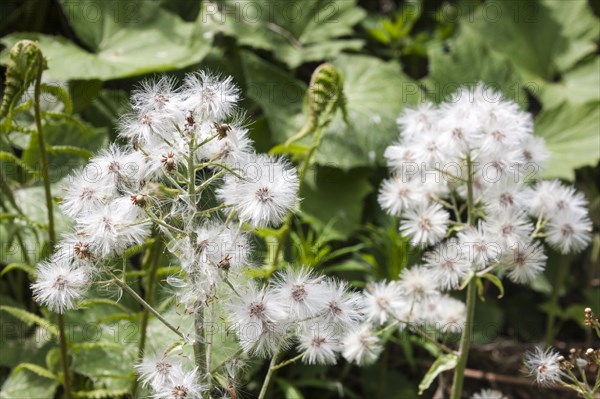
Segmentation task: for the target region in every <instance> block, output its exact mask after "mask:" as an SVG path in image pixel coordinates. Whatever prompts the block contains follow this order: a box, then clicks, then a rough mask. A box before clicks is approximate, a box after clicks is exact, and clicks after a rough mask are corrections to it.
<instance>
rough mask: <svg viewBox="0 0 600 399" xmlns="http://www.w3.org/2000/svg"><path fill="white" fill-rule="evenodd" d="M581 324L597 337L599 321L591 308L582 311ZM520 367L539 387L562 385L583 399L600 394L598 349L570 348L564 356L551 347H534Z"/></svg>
mask: <svg viewBox="0 0 600 399" xmlns="http://www.w3.org/2000/svg"><path fill="white" fill-rule="evenodd" d="M583 322H584V324H585V325H586V326H587V327H588V328H590V330H592V331H593V332H594V333H595V335H596V337H597V338H600V321H599V320H598V318H596V315H595V314H594V312H593V311H592V309H591V308H585V310H584V319H583ZM523 366H524V374H526V375H528V376H529V377H530V378H532V379H533V380H535V382H536V383H537V384H538V385H539V386H540V387H548V386H552V385H562V386H563V387H565V388H568V389H570V390H573V391H575V392H576V393H577V395H578V397H581V398H585V399H595V398H597V397H598V394H599V393H600V349H598V348H587V349H585V350H582V349H578V348H571V349H570V350H569V354H568V356H566V357H565V356H563V355H561V354H560V352H559V351H558V350H556V349H554V348H552V347H550V348H546V349H542V348H540V347H536V348H534V349H533V350H531V351H529V352H527V353H526V354H525V356H524V359H523ZM592 376H593V377H592Z"/></svg>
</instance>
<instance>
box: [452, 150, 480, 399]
mask: <svg viewBox="0 0 600 399" xmlns="http://www.w3.org/2000/svg"><path fill="white" fill-rule="evenodd" d="M474 207H475V203H474V198H473V163H472V162H471V157H470V155H468V156H467V224H468V225H469V226H473V225H474V224H475V217H474V214H473V213H474V212H473V210H474ZM476 301H477V277H476V276H475V277H474V278H472V279H471V280H470V281H469V284H468V286H467V305H466V306H467V317H466V320H465V325H464V327H463V331H462V335H461V338H460V348H459V352H458V353H459V355H458V362H457V364H456V369H455V370H454V381H453V383H452V397H451V398H452V399H460V398H461V395H462V390H463V382H464V378H465V368H466V366H467V360H468V359H469V349H470V347H471V336H472V334H473V321H474V319H475V303H476Z"/></svg>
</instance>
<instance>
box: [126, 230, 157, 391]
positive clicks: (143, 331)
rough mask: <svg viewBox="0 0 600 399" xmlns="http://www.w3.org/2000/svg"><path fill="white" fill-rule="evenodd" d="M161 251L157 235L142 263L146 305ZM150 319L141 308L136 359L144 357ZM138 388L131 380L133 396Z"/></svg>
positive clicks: (152, 286)
mask: <svg viewBox="0 0 600 399" xmlns="http://www.w3.org/2000/svg"><path fill="white" fill-rule="evenodd" d="M161 252H162V241H161V240H160V238H159V237H157V238H156V241H154V244H153V245H152V246H151V247H150V250H149V251H148V259H147V261H146V262H144V264H145V265H146V269H147V270H148V285H147V286H146V294H145V295H144V297H145V298H144V300H145V301H146V303H148V305H150V306H152V300H153V299H154V291H155V289H156V272H157V271H158V266H159V265H160V255H161ZM149 320H150V311H149V310H148V309H146V308H144V309H143V310H142V320H141V322H140V342H139V345H138V361H141V360H142V359H143V358H144V351H145V350H146V336H147V331H148V321H149ZM137 389H138V380H137V378H136V379H134V380H133V387H132V390H131V391H132V392H133V396H134V397H135V396H136V394H137Z"/></svg>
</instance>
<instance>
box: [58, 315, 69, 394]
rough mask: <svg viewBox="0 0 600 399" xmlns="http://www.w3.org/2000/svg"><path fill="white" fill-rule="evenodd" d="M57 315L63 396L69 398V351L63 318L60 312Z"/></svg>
mask: <svg viewBox="0 0 600 399" xmlns="http://www.w3.org/2000/svg"><path fill="white" fill-rule="evenodd" d="M57 316H58V339H59V344H60V359H61V364H62V369H63V388H64V390H65V398H66V399H71V373H70V371H69V352H68V345H67V335H66V333H65V319H64V316H63V315H62V314H61V313H58V314H57Z"/></svg>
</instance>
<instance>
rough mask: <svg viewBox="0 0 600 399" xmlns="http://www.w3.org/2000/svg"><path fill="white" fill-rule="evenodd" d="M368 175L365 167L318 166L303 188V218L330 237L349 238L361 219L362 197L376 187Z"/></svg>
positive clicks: (336, 238)
mask: <svg viewBox="0 0 600 399" xmlns="http://www.w3.org/2000/svg"><path fill="white" fill-rule="evenodd" d="M368 178H369V172H368V171H365V170H358V169H353V170H351V171H348V172H344V171H341V170H339V169H336V168H329V167H319V168H318V169H316V170H315V176H314V181H312V182H311V181H309V182H308V183H307V184H305V185H304V186H303V187H302V189H301V191H300V196H301V197H302V198H303V200H302V204H301V208H302V212H303V213H304V217H305V218H306V220H308V221H309V222H310V223H311V224H312V225H313V226H314V227H315V229H316V230H317V231H320V230H323V231H326V235H327V237H326V239H327V240H343V239H346V238H347V237H348V236H349V235H350V234H352V233H353V232H354V231H355V230H356V229H357V228H359V226H360V223H361V221H362V210H363V199H364V198H365V196H366V195H367V194H369V193H370V192H371V191H372V190H373V187H372V186H371V184H369V180H368ZM325 226H327V227H325Z"/></svg>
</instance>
